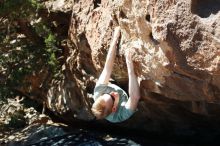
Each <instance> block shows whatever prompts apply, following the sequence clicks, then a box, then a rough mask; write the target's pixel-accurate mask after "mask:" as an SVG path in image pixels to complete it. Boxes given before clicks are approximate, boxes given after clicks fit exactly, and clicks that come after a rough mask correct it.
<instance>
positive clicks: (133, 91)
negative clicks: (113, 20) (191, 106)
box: [91, 27, 140, 123]
mask: <svg viewBox="0 0 220 146" xmlns="http://www.w3.org/2000/svg"><path fill="white" fill-rule="evenodd" d="M119 36H120V27H116V28H115V30H114V35H113V39H112V42H111V44H110V47H109V51H108V54H107V58H106V62H105V66H104V69H103V71H102V73H101V75H100V77H99V79H98V82H97V83H96V86H95V89H94V95H93V99H94V101H95V102H94V104H93V106H92V109H91V110H92V112H93V114H94V116H95V117H96V119H104V118H105V119H106V120H108V121H110V122H113V123H117V122H122V121H125V120H127V119H128V118H130V117H131V116H132V115H133V114H134V112H135V111H136V110H137V105H138V101H139V99H140V89H139V84H138V81H137V77H136V75H135V72H134V67H133V62H132V59H131V54H130V52H129V51H127V52H125V58H126V64H127V70H128V77H129V98H128V95H127V94H126V92H125V91H124V90H123V89H121V88H120V87H118V86H117V85H114V84H111V83H109V79H110V76H111V73H112V69H113V65H114V60H115V56H116V46H117V42H118V39H119Z"/></svg>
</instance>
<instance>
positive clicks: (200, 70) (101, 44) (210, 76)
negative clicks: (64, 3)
mask: <svg viewBox="0 0 220 146" xmlns="http://www.w3.org/2000/svg"><path fill="white" fill-rule="evenodd" d="M72 4H73V7H72V16H71V23H70V27H69V40H68V43H67V44H68V45H67V46H66V48H65V49H66V50H65V58H66V62H65V64H64V65H63V70H64V71H65V79H64V80H63V81H59V82H54V86H53V87H51V88H50V90H49V91H48V94H47V101H46V103H47V105H48V107H49V108H50V109H51V110H53V111H55V112H57V113H59V114H60V115H61V116H62V117H63V119H66V120H70V121H74V120H76V119H80V120H85V121H90V120H92V119H93V115H92V114H91V111H90V108H91V105H92V101H91V97H92V94H93V89H94V86H95V82H96V81H97V78H98V77H99V75H100V73H101V71H102V68H103V66H104V63H105V58H106V54H107V51H108V47H109V44H110V42H111V37H112V33H113V29H114V27H115V26H118V25H119V26H120V27H121V39H120V41H119V47H118V53H117V58H116V60H115V66H114V70H113V73H112V80H113V81H114V82H115V83H116V84H118V85H119V86H121V87H122V88H124V89H125V90H127V82H128V77H127V69H126V64H125V59H124V52H125V50H130V52H131V53H132V59H133V61H134V63H135V71H136V73H137V75H138V77H139V78H140V79H141V82H140V87H141V97H142V100H141V101H140V104H139V107H138V109H139V110H138V112H136V113H135V114H134V116H132V117H131V118H130V119H129V120H128V121H126V122H124V123H121V124H118V125H119V126H121V127H126V128H128V127H129V128H134V129H142V130H147V131H161V132H163V131H166V130H170V131H172V132H174V133H178V132H179V130H180V129H181V132H186V133H187V132H188V134H192V133H190V132H191V130H195V129H196V128H194V127H193V126H195V125H197V126H198V125H200V124H199V123H205V122H210V123H212V124H210V127H212V126H214V127H215V126H216V125H217V123H218V122H214V120H213V119H215V121H218V120H219V118H218V117H219V115H220V112H219V111H220V105H219V101H220V39H219V38H220V25H219V24H220V21H219V20H220V12H219V11H220V3H219V1H217V0H211V1H202V2H200V1H198V0H178V1H176V0H142V1H134V0H116V1H109V0H84V1H73V3H72ZM54 11H55V10H54ZM64 115H68V116H64ZM101 123H104V124H108V123H107V122H105V121H101ZM200 126H201V127H203V124H201V125H200ZM206 128H207V127H206Z"/></svg>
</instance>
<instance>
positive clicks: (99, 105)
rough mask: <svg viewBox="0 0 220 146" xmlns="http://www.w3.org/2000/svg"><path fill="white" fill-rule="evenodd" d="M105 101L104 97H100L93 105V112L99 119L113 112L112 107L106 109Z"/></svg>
mask: <svg viewBox="0 0 220 146" xmlns="http://www.w3.org/2000/svg"><path fill="white" fill-rule="evenodd" d="M105 104H106V103H105V101H104V99H102V98H98V99H97V100H96V101H95V102H94V103H93V105H92V108H91V110H92V113H93V114H94V116H95V117H96V118H97V119H104V118H105V117H107V116H108V115H109V114H110V113H111V109H106V107H105Z"/></svg>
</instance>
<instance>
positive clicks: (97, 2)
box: [94, 0, 102, 9]
mask: <svg viewBox="0 0 220 146" xmlns="http://www.w3.org/2000/svg"><path fill="white" fill-rule="evenodd" d="M101 2H102V1H101V0H94V9H95V8H97V7H99V5H100V4H101Z"/></svg>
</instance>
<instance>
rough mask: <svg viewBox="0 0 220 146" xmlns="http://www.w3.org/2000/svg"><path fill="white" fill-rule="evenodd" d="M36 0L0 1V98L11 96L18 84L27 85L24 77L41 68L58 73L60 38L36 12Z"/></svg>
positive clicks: (38, 6) (41, 6)
mask: <svg viewBox="0 0 220 146" xmlns="http://www.w3.org/2000/svg"><path fill="white" fill-rule="evenodd" d="M39 9H43V5H42V3H40V2H38V1H37V0H16V1H14V0H3V1H1V2H0V98H1V99H3V98H8V97H10V96H13V94H14V93H15V92H14V91H16V89H18V88H22V87H24V86H30V84H29V83H28V81H26V80H25V77H27V76H31V75H35V74H37V73H39V72H40V71H41V70H43V69H47V70H48V72H50V73H51V75H52V76H53V77H54V78H55V77H56V78H57V77H59V76H61V73H60V69H59V68H60V63H59V61H58V59H57V58H58V57H59V55H60V54H61V53H60V52H61V50H60V49H59V47H58V46H59V40H57V36H56V34H55V33H54V32H52V30H51V28H50V24H49V23H48V22H46V21H43V20H42V19H41V17H40V16H39V13H38V11H39Z"/></svg>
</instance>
